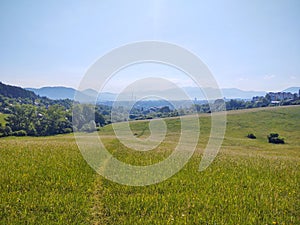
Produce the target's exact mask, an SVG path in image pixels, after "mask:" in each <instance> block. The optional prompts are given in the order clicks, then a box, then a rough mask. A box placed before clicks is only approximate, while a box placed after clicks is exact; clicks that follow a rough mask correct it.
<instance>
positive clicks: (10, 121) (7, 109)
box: [0, 82, 73, 137]
mask: <svg viewBox="0 0 300 225" xmlns="http://www.w3.org/2000/svg"><path fill="white" fill-rule="evenodd" d="M72 106H73V101H72V100H70V99H63V100H52V99H49V98H46V97H40V96H38V95H36V94H35V93H33V92H32V91H28V90H25V89H23V88H21V87H15V86H11V85H6V84H3V83H1V82H0V116H1V118H2V121H3V118H5V119H4V121H5V122H4V123H3V122H2V124H1V123H0V137H4V136H10V135H15V136H24V135H31V136H41V135H42V136H46V135H53V134H62V133H69V132H72V123H71V122H72V115H71V112H72V110H71V109H72ZM2 114H4V115H2ZM5 114H6V115H5Z"/></svg>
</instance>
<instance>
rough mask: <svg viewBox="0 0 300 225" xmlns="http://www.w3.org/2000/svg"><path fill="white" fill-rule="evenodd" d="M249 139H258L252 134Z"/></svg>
mask: <svg viewBox="0 0 300 225" xmlns="http://www.w3.org/2000/svg"><path fill="white" fill-rule="evenodd" d="M247 137H248V138H250V139H256V136H255V135H254V134H252V133H251V134H248V135H247Z"/></svg>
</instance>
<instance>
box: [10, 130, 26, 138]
mask: <svg viewBox="0 0 300 225" xmlns="http://www.w3.org/2000/svg"><path fill="white" fill-rule="evenodd" d="M13 135H14V136H18V137H21V136H26V135H27V132H26V131H25V130H18V131H15V132H13Z"/></svg>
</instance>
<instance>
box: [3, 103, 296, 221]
mask: <svg viewBox="0 0 300 225" xmlns="http://www.w3.org/2000/svg"><path fill="white" fill-rule="evenodd" d="M199 120H200V126H201V130H200V137H201V138H200V141H199V143H198V146H197V149H196V152H195V153H194V155H193V157H192V158H191V160H190V161H189V162H188V163H187V164H186V165H185V166H184V168H183V169H182V170H181V171H180V172H179V173H177V174H175V175H174V176H172V177H171V178H169V179H167V180H165V181H163V182H161V183H159V184H156V185H149V186H142V187H131V186H125V185H120V184H117V183H114V182H111V181H109V180H106V179H104V178H103V177H102V176H99V175H98V174H97V173H96V172H94V171H93V170H92V169H91V168H90V167H89V166H88V164H87V163H86V162H85V161H84V159H83V157H82V156H81V154H80V152H79V150H78V148H77V145H76V143H75V140H74V137H73V135H72V134H69V135H58V136H53V137H39V138H33V137H20V138H14V137H9V138H2V139H0V155H1V157H0V162H1V168H0V196H1V197H0V199H1V202H0V224H299V221H300V217H299V215H300V200H299V191H300V187H299V181H300V139H299V136H300V130H299V125H300V107H299V106H298V107H280V108H272V109H270V108H266V109H255V110H248V111H235V112H229V114H228V117H227V131H226V135H225V138H224V142H223V145H222V148H221V150H220V152H219V154H218V155H217V157H216V159H215V160H214V162H213V163H212V165H211V166H210V167H208V168H207V169H206V170H205V171H202V172H199V171H198V168H199V163H200V160H201V157H202V153H203V149H204V148H205V146H206V144H207V141H208V138H209V132H210V117H208V116H200V117H199ZM166 122H167V127H168V133H167V136H166V138H165V141H164V142H163V143H162V144H161V145H160V146H158V148H156V149H155V150H153V151H149V152H138V151H133V150H130V149H128V148H126V147H124V146H123V145H122V144H120V143H119V141H118V140H117V139H116V138H115V136H114V133H113V131H112V128H111V126H106V127H104V128H103V129H101V131H100V135H101V138H102V140H103V142H104V143H105V146H106V147H107V148H108V150H109V151H110V152H111V153H112V154H113V155H114V156H115V157H116V158H118V159H119V160H121V161H124V162H127V163H130V164H133V165H148V164H152V163H155V162H158V161H161V160H163V159H164V158H166V157H167V156H169V154H171V152H172V149H173V148H174V147H175V146H176V143H177V141H178V140H179V135H180V132H179V131H180V122H179V120H178V119H176V118H175V119H168V120H166ZM131 129H132V130H133V133H136V136H137V137H139V138H146V137H147V136H148V135H149V128H148V122H147V121H139V122H133V123H132V124H131ZM271 132H277V133H279V134H280V136H282V137H284V138H285V141H286V144H284V145H274V144H269V143H267V135H268V134H269V133H271ZM248 133H254V134H255V135H256V136H257V139H254V140H252V139H248V138H247V137H246V135H247V134H248Z"/></svg>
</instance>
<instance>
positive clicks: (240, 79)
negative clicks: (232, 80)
mask: <svg viewBox="0 0 300 225" xmlns="http://www.w3.org/2000/svg"><path fill="white" fill-rule="evenodd" d="M248 80H249V78H248V77H239V78H238V81H248Z"/></svg>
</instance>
